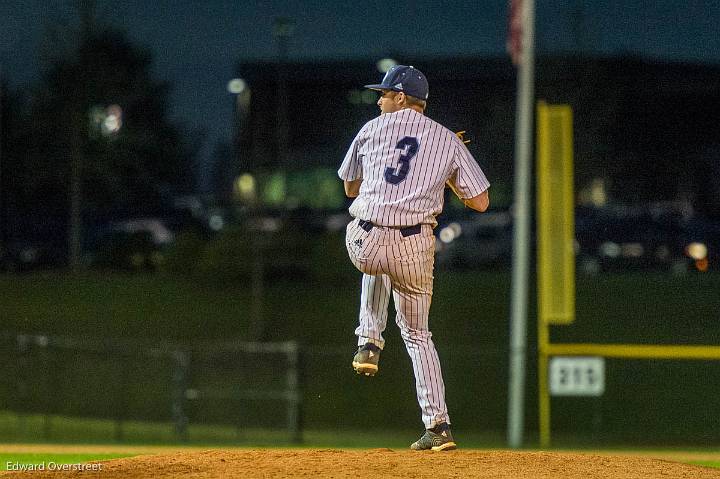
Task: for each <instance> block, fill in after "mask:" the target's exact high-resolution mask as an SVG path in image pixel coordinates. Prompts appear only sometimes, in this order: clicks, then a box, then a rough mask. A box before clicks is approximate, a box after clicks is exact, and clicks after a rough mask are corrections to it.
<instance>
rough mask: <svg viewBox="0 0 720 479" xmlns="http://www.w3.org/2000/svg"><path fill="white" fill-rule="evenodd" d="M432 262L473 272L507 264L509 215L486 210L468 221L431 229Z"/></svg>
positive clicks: (510, 247)
mask: <svg viewBox="0 0 720 479" xmlns="http://www.w3.org/2000/svg"><path fill="white" fill-rule="evenodd" d="M435 234H436V235H437V236H436V242H435V250H436V252H437V256H436V263H437V265H438V267H440V268H447V269H475V268H486V267H497V266H505V265H509V264H510V262H511V259H512V216H511V215H510V213H509V212H508V211H490V212H487V213H483V214H481V215H476V216H475V217H474V218H472V219H467V220H459V221H450V222H447V223H443V224H440V225H438V227H437V228H435Z"/></svg>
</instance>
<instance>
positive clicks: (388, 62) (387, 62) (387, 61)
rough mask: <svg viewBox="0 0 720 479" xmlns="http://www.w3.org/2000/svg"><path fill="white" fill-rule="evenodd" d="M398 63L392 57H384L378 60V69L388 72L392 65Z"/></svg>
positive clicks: (381, 71)
mask: <svg viewBox="0 0 720 479" xmlns="http://www.w3.org/2000/svg"><path fill="white" fill-rule="evenodd" d="M395 65H397V62H396V61H395V60H393V59H392V58H383V59H381V60H378V62H377V69H378V71H379V72H380V73H387V72H388V70H390V69H391V68H392V67H394V66H395Z"/></svg>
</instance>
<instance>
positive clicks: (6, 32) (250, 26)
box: [0, 0, 720, 184]
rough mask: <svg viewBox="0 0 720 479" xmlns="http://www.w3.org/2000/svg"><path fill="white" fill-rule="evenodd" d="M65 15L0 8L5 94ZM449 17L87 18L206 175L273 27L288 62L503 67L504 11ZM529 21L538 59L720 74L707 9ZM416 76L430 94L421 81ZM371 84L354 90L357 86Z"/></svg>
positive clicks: (137, 11)
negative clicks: (160, 106) (620, 59)
mask: <svg viewBox="0 0 720 479" xmlns="http://www.w3.org/2000/svg"><path fill="white" fill-rule="evenodd" d="M648 4H651V5H650V6H648ZM74 5H75V2H74V1H73V0H64V1H59V0H56V1H52V0H46V1H42V0H3V1H2V2H0V18H2V22H3V28H2V29H0V61H2V69H3V74H4V76H5V77H7V78H8V79H9V80H10V82H11V84H12V85H14V86H28V85H30V84H31V83H32V82H33V81H35V80H37V79H38V77H39V73H38V72H39V71H40V69H41V67H42V64H43V53H42V52H43V51H47V50H48V48H50V47H49V42H48V41H47V36H46V34H45V32H46V31H47V29H48V28H49V27H50V26H58V25H76V24H77V21H78V20H77V13H76V10H75V8H74ZM451 5H452V2H439V1H435V2H433V1H413V2H410V1H405V0H396V1H394V2H379V1H375V0H372V1H362V2H337V1H329V0H315V1H306V2H300V1H298V2H282V1H267V2H242V1H234V2H231V1H219V0H213V1H211V0H205V1H203V0H172V1H171V0H154V1H152V2H149V1H147V0H132V1H117V2H113V1H109V0H98V1H97V18H98V19H99V21H100V22H101V23H106V24H110V25H112V26H115V27H120V28H123V29H125V30H126V31H127V32H128V33H129V35H130V38H131V39H132V40H134V41H135V42H137V43H138V44H139V45H141V46H144V47H146V48H149V49H150V50H151V51H152V52H153V54H154V66H155V72H156V74H157V77H158V78H159V79H163V80H168V81H170V82H172V85H173V95H172V102H173V105H172V114H173V118H174V119H176V120H179V121H181V122H182V123H183V124H184V125H185V126H186V127H188V128H191V129H204V130H206V131H207V134H208V138H207V141H206V145H205V148H204V150H203V152H202V157H203V158H202V159H201V161H202V162H203V163H204V164H207V163H208V161H209V155H210V151H211V150H212V148H213V146H214V144H215V143H217V142H218V141H222V140H226V139H228V138H229V137H230V129H231V124H232V113H233V99H232V97H231V95H230V94H229V93H227V91H226V83H227V81H228V80H229V79H230V78H232V76H233V67H234V65H235V64H236V62H237V61H239V60H248V59H273V58H275V57H276V55H277V44H276V42H275V39H274V38H273V36H272V25H273V20H274V19H275V18H276V17H278V16H285V17H290V18H292V19H293V20H294V21H295V30H294V34H293V37H292V38H291V40H290V44H289V45H290V48H289V56H290V59H291V60H298V59H306V58H307V59H330V58H332V59H342V58H367V59H368V60H369V61H374V60H376V59H378V58H381V57H384V56H391V57H393V58H395V59H396V60H398V61H400V62H401V63H402V62H403V57H404V56H412V57H416V58H417V57H422V56H425V55H426V56H428V57H437V56H453V55H478V56H499V55H504V51H505V31H506V17H507V11H506V8H507V2H506V1H504V0H492V1H491V0H484V1H483V0H478V1H475V2H456V3H455V6H451ZM568 5H570V6H568ZM537 17H538V27H537V28H538V38H537V41H538V48H539V50H540V51H541V52H552V53H562V52H577V51H581V52H589V53H593V54H602V55H618V54H636V55H641V56H646V57H650V58H657V59H661V60H669V61H688V62H702V63H715V64H716V63H720V35H718V34H717V25H718V24H720V2H717V1H701V0H688V1H686V2H678V1H676V0H656V1H654V2H648V1H642V0H579V1H575V2H573V1H560V0H547V1H543V2H538V12H537ZM416 66H418V67H420V68H422V65H419V64H418V65H416ZM426 73H427V75H428V77H429V79H430V85H431V88H432V72H426ZM378 75H379V74H378ZM378 79H379V78H378ZM371 80H375V79H373V78H369V79H368V78H359V79H358V84H359V85H360V84H364V83H367V82H368V81H371ZM203 182H204V178H203V177H202V175H201V184H202V183H203Z"/></svg>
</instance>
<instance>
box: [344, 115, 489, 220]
mask: <svg viewBox="0 0 720 479" xmlns="http://www.w3.org/2000/svg"><path fill="white" fill-rule="evenodd" d="M338 175H339V176H340V178H342V179H343V180H347V181H352V180H357V179H362V180H363V181H362V184H361V186H360V194H359V195H358V197H357V198H356V199H355V201H354V202H353V204H352V205H351V206H350V214H351V215H352V216H353V217H355V218H359V219H362V220H366V221H371V222H372V223H374V224H376V225H380V226H390V227H405V226H414V225H417V224H421V223H425V224H430V225H432V226H433V227H434V226H435V225H437V221H436V220H435V216H437V215H438V214H440V213H441V212H442V209H443V200H444V191H445V183H446V181H450V182H451V183H452V184H453V185H454V187H455V189H456V191H457V192H458V194H459V195H460V196H461V197H462V198H463V199H468V198H472V197H475V196H477V195H479V194H481V193H482V192H483V191H485V190H486V189H488V187H489V186H490V183H489V182H488V180H487V178H486V177H485V174H484V173H483V171H482V169H480V166H479V165H478V164H477V162H476V161H475V159H474V158H473V157H472V155H471V154H470V152H469V151H468V149H467V147H466V146H465V145H464V144H463V142H462V141H461V140H460V139H459V138H458V137H457V136H456V135H455V134H454V133H453V132H451V131H450V130H448V129H447V128H445V127H444V126H442V125H440V124H439V123H437V122H435V121H433V120H431V119H430V118H428V117H426V116H425V115H423V114H422V113H419V112H417V111H415V110H413V109H410V108H406V109H403V110H399V111H396V112H393V113H385V114H383V115H380V116H379V117H377V118H375V119H373V120H371V121H369V122H367V123H366V124H365V125H364V126H363V127H362V128H361V129H360V132H359V133H358V134H357V136H356V137H355V139H354V140H353V142H352V144H351V145H350V148H349V150H348V152H347V154H346V155H345V159H344V160H343V162H342V165H341V166H340V169H339V170H338Z"/></svg>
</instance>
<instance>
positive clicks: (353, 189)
mask: <svg viewBox="0 0 720 479" xmlns="http://www.w3.org/2000/svg"><path fill="white" fill-rule="evenodd" d="M343 184H344V185H345V195H346V196H347V197H348V198H357V196H358V195H359V194H360V185H361V184H362V178H358V179H357V180H350V181H348V180H343Z"/></svg>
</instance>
